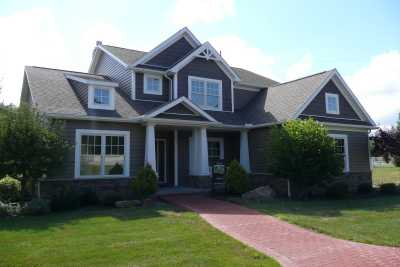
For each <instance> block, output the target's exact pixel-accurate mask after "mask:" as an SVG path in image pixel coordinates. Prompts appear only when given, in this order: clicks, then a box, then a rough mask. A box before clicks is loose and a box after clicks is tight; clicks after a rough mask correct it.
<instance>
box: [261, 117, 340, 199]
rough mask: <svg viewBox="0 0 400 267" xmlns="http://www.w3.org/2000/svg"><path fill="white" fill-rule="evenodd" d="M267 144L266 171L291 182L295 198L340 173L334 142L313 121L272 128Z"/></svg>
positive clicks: (294, 121)
mask: <svg viewBox="0 0 400 267" xmlns="http://www.w3.org/2000/svg"><path fill="white" fill-rule="evenodd" d="M268 142H271V149H270V150H269V151H268V152H267V153H269V154H268V159H270V161H269V162H268V165H269V170H270V171H271V172H272V173H273V174H274V175H275V176H277V177H281V178H284V179H288V180H289V181H290V188H291V189H292V192H291V194H292V196H293V197H295V198H302V197H304V196H306V195H307V194H308V191H309V189H310V187H312V186H314V185H317V184H318V183H321V182H322V181H326V180H329V179H330V178H331V177H336V176H339V175H341V173H342V170H343V159H342V158H341V156H340V155H338V154H337V153H335V141H334V140H333V139H332V138H331V137H329V136H328V131H327V129H326V128H325V127H324V126H323V125H321V124H320V123H318V122H316V121H315V120H313V119H308V120H291V121H288V122H286V123H284V124H283V125H282V126H277V127H274V128H273V130H272V132H271V138H269V136H268Z"/></svg>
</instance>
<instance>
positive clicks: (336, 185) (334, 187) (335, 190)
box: [326, 181, 349, 198]
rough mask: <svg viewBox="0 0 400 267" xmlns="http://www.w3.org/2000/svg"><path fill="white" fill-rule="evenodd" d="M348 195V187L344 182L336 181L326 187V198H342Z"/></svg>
mask: <svg viewBox="0 0 400 267" xmlns="http://www.w3.org/2000/svg"><path fill="white" fill-rule="evenodd" d="M348 194H349V185H348V184H347V183H346V182H343V181H338V182H333V183H331V184H330V185H328V188H327V190H326V196H327V197H331V198H344V197H346V196H348Z"/></svg>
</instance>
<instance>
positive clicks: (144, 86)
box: [143, 73, 163, 95]
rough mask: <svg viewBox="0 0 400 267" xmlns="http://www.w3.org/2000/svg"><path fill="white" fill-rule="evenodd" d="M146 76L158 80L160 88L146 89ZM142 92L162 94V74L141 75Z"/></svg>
mask: <svg viewBox="0 0 400 267" xmlns="http://www.w3.org/2000/svg"><path fill="white" fill-rule="evenodd" d="M147 78H153V79H158V80H160V89H159V90H158V91H157V92H155V91H149V90H148V89H147ZM143 93H145V94H148V95H162V94H163V79H162V76H160V75H155V74H148V73H145V74H144V75H143Z"/></svg>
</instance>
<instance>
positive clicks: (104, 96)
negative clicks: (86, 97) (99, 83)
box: [93, 88, 110, 105]
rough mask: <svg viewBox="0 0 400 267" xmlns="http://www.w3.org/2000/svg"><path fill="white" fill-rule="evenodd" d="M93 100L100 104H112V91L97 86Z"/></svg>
mask: <svg viewBox="0 0 400 267" xmlns="http://www.w3.org/2000/svg"><path fill="white" fill-rule="evenodd" d="M93 102H94V103H95V104H99V105H108V104H110V91H109V90H108V89H101V88H95V89H94V101H93Z"/></svg>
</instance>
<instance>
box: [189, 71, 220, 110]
mask: <svg viewBox="0 0 400 267" xmlns="http://www.w3.org/2000/svg"><path fill="white" fill-rule="evenodd" d="M188 80H189V99H190V100H192V102H193V103H195V104H196V105H198V106H200V107H201V108H203V109H209V110H222V81H220V80H213V79H206V78H199V77H193V76H189V79H188Z"/></svg>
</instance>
